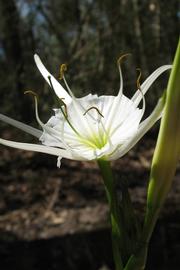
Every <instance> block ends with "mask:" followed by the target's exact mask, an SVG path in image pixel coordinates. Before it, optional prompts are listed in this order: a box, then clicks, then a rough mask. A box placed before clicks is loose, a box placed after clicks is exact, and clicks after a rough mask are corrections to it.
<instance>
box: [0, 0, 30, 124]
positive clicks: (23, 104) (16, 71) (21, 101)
mask: <svg viewBox="0 0 180 270" xmlns="http://www.w3.org/2000/svg"><path fill="white" fill-rule="evenodd" d="M20 24H21V22H20V17H19V14H18V10H17V7H16V5H15V1H14V0H8V1H4V0H0V29H1V42H2V47H3V51H4V53H5V58H6V62H7V65H8V72H9V74H7V78H8V79H9V80H10V81H11V83H10V85H11V89H9V90H10V91H11V93H12V99H13V103H14V104H13V108H14V110H15V112H16V113H17V112H19V113H20V114H21V118H22V119H23V120H29V119H30V112H31V110H30V109H29V108H30V105H29V104H30V103H29V101H28V99H27V98H25V97H24V95H23V91H24V83H23V75H24V74H23V73H24V60H23V50H22V46H21V37H20ZM7 78H6V79H7ZM14 101H15V102H14ZM24 108H25V110H24Z"/></svg>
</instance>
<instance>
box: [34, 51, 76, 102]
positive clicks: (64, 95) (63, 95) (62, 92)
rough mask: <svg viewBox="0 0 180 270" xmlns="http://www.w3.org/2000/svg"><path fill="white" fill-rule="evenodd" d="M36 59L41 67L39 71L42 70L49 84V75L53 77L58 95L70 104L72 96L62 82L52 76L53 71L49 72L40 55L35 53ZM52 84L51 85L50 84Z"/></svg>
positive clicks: (52, 80) (38, 66)
mask: <svg viewBox="0 0 180 270" xmlns="http://www.w3.org/2000/svg"><path fill="white" fill-rule="evenodd" d="M34 60H35V63H36V65H37V68H38V69H39V71H40V72H41V74H42V76H43V77H44V79H45V80H46V81H47V82H48V84H49V85H50V82H49V79H48V77H49V76H50V77H51V82H52V85H53V88H54V91H55V93H56V95H57V96H58V97H59V98H60V99H62V98H64V99H63V102H64V103H65V104H67V105H68V104H70V103H71V101H72V98H71V97H70V95H69V94H68V93H67V92H66V90H65V89H64V88H63V87H62V86H61V84H60V83H59V82H58V81H57V80H56V79H55V78H54V77H53V76H52V74H51V73H49V71H48V70H47V69H46V67H45V66H44V65H43V63H42V61H41V59H40V58H39V56H38V55H37V54H35V55H34ZM50 86H51V85H50Z"/></svg>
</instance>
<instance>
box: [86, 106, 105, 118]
mask: <svg viewBox="0 0 180 270" xmlns="http://www.w3.org/2000/svg"><path fill="white" fill-rule="evenodd" d="M92 109H94V110H96V111H97V112H98V113H99V115H100V116H101V117H103V118H104V115H103V114H102V113H101V112H100V111H99V109H98V108H97V107H95V106H92V107H90V108H89V109H87V110H86V111H85V113H83V115H86V113H88V112H89V111H90V110H92Z"/></svg>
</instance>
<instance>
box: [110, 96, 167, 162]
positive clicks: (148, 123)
mask: <svg viewBox="0 0 180 270" xmlns="http://www.w3.org/2000/svg"><path fill="white" fill-rule="evenodd" d="M163 107H164V100H163V98H161V99H160V100H159V102H158V104H157V105H156V107H155V109H154V110H153V112H152V113H151V115H150V116H149V117H148V118H146V119H145V120H144V121H143V122H142V123H141V124H140V125H139V129H138V131H137V132H136V134H135V135H134V136H133V137H132V139H130V140H129V141H128V142H127V143H125V144H124V145H123V146H122V147H119V151H116V152H114V154H113V155H112V157H111V158H110V159H112V160H114V159H117V158H120V157H122V156H123V155H125V154H126V153H127V152H128V151H129V150H130V149H131V148H132V147H133V146H134V145H135V144H136V143H137V142H138V141H139V140H140V139H141V138H142V137H143V136H144V134H145V133H146V132H147V131H148V130H149V129H150V128H151V127H152V126H153V125H154V124H155V122H156V121H157V120H159V118H160V117H161V115H162V111H163Z"/></svg>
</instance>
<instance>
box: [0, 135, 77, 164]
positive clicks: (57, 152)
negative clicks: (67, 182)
mask: <svg viewBox="0 0 180 270" xmlns="http://www.w3.org/2000/svg"><path fill="white" fill-rule="evenodd" d="M0 144H3V145H6V146H9V147H13V148H17V149H22V150H28V151H34V152H40V153H46V154H49V155H54V156H61V157H64V158H68V159H74V157H72V155H71V153H69V152H68V151H67V150H64V149H60V148H55V147H48V146H44V145H40V144H31V143H21V142H14V141H9V140H4V139H1V138H0Z"/></svg>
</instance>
